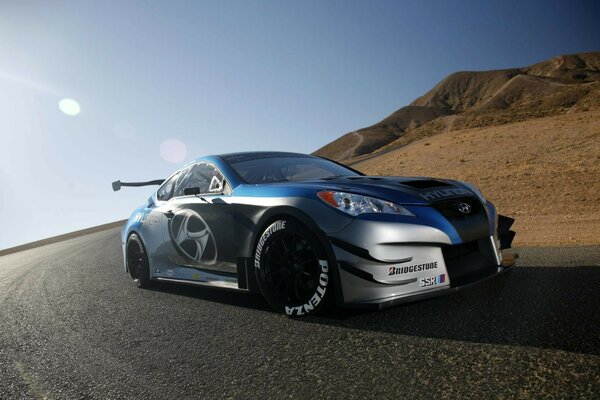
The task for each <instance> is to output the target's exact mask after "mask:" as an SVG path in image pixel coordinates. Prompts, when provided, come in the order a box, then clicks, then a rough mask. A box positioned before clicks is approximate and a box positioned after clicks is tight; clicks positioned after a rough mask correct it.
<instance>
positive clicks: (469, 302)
mask: <svg viewBox="0 0 600 400" xmlns="http://www.w3.org/2000/svg"><path fill="white" fill-rule="evenodd" d="M121 262H122V256H121V253H120V246H119V237H118V231H117V230H116V229H112V230H109V231H104V232H99V233H95V234H91V235H87V236H83V237H80V238H76V239H71V240H68V241H65V242H61V243H55V244H51V245H48V246H44V247H40V248H36V249H31V250H26V251H23V252H20V253H15V254H10V255H6V256H3V257H0V377H1V379H0V398H1V399H10V398H98V399H107V398H132V397H137V398H144V399H146V398H161V399H165V398H176V399H180V398H240V399H246V398H305V399H309V398H310V399H312V398H365V397H372V398H527V397H531V398H544V397H558V398H594V397H595V398H599V397H600V322H599V321H600V267H599V266H600V247H579V248H577V247H576V248H550V249H548V248H546V249H521V260H520V266H519V267H518V268H516V269H515V270H514V271H513V273H512V275H511V276H510V277H509V279H508V280H507V282H506V285H505V287H504V289H503V290H502V291H501V292H500V293H499V296H498V297H494V296H492V295H490V293H491V292H493V291H494V286H493V285H491V284H483V285H480V286H479V287H476V288H473V289H471V290H468V291H464V292H462V293H459V294H456V295H452V296H447V297H442V298H437V299H433V300H429V301H424V302H420V303H416V304H410V305H404V306H400V307H397V308H394V309H390V310H386V311H380V312H354V311H346V310H336V311H331V312H329V313H328V314H327V315H324V316H320V317H311V318H304V319H289V318H287V317H285V316H283V315H279V314H276V313H274V312H272V311H271V310H270V309H269V307H268V305H267V304H266V303H265V302H264V300H262V298H261V297H260V296H257V295H247V294H238V293H231V292H219V291H215V290H212V289H203V288H193V287H180V286H162V287H160V288H159V289H157V290H143V289H137V288H136V287H135V286H134V285H133V283H132V282H131V281H130V279H129V277H128V276H127V275H126V274H125V273H124V272H123V270H122V266H121Z"/></svg>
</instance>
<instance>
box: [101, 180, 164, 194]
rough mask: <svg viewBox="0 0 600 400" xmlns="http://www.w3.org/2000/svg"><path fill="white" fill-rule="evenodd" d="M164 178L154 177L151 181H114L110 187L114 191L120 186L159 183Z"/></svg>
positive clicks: (119, 188)
mask: <svg viewBox="0 0 600 400" xmlns="http://www.w3.org/2000/svg"><path fill="white" fill-rule="evenodd" d="M164 181H165V180H164V179H155V180H153V181H147V182H121V181H115V182H113V183H112V188H113V190H114V191H115V192H116V191H117V190H121V187H122V186H134V187H138V186H152V185H161V184H162V183H163V182H164Z"/></svg>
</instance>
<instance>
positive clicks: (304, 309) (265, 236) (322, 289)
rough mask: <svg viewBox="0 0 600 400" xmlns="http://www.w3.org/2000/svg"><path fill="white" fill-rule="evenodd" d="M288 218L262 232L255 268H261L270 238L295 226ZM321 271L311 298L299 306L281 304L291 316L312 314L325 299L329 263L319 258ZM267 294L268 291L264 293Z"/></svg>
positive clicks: (258, 269)
mask: <svg viewBox="0 0 600 400" xmlns="http://www.w3.org/2000/svg"><path fill="white" fill-rule="evenodd" d="M288 225H289V224H288V221H286V220H283V219H282V220H277V221H275V222H273V223H272V224H270V225H269V227H268V228H267V229H266V230H265V231H264V232H263V233H262V235H261V236H260V239H259V240H258V242H257V244H256V248H255V252H254V267H255V270H256V271H257V273H258V271H260V270H261V263H262V258H263V253H264V252H265V251H266V250H267V249H268V248H269V243H268V241H269V238H271V236H273V234H275V233H276V232H278V231H282V230H285V229H288V228H289V227H293V226H294V224H292V225H289V226H288ZM318 263H319V267H320V273H319V277H318V281H317V286H316V288H315V291H314V293H313V294H312V295H311V296H310V298H309V300H308V301H307V302H306V303H304V304H301V305H298V306H295V305H294V306H289V305H286V304H281V306H282V307H281V308H282V311H284V312H285V314H287V315H289V316H303V315H306V314H310V313H311V312H313V311H314V310H315V309H317V308H318V306H319V305H320V304H321V302H322V301H323V299H324V297H325V294H326V292H327V287H328V284H329V263H328V261H327V260H325V259H321V258H319V259H318ZM263 294H265V295H267V294H266V293H263Z"/></svg>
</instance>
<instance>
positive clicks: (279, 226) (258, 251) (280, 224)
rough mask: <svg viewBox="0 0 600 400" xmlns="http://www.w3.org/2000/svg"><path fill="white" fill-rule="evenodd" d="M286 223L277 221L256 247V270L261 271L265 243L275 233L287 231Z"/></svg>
mask: <svg viewBox="0 0 600 400" xmlns="http://www.w3.org/2000/svg"><path fill="white" fill-rule="evenodd" d="M285 223H286V221H277V222H275V223H274V224H273V225H271V226H270V227H269V228H268V229H267V230H266V231H265V232H264V233H263V234H262V236H261V238H260V240H259V241H258V246H256V254H255V255H254V267H255V268H258V269H260V256H261V253H262V248H263V246H264V245H265V242H266V241H267V239H268V238H269V237H270V236H271V235H272V234H273V233H275V232H277V231H280V230H282V229H285Z"/></svg>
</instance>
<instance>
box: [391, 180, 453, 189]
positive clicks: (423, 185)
mask: <svg viewBox="0 0 600 400" xmlns="http://www.w3.org/2000/svg"><path fill="white" fill-rule="evenodd" d="M401 185H404V186H410V187H412V188H415V189H429V188H435V187H444V186H452V185H450V184H448V183H446V182H442V181H434V180H421V181H407V182H402V183H401Z"/></svg>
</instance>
